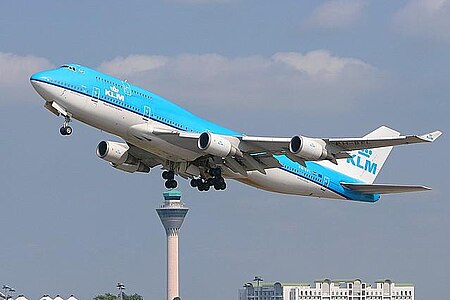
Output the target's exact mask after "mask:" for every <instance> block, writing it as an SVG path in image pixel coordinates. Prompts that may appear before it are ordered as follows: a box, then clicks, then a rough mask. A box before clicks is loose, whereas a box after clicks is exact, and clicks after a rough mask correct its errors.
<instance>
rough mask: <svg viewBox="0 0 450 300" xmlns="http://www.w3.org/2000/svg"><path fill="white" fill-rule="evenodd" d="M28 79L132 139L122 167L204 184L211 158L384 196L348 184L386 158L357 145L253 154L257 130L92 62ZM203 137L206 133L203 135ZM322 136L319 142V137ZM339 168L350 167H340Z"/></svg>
mask: <svg viewBox="0 0 450 300" xmlns="http://www.w3.org/2000/svg"><path fill="white" fill-rule="evenodd" d="M30 80H31V83H32V85H33V87H34V88H35V89H36V91H37V92H38V93H39V95H41V96H42V97H43V98H44V100H45V101H46V105H45V106H46V108H47V109H49V110H50V111H52V112H54V113H55V114H57V115H63V116H65V117H66V121H67V123H68V121H70V119H71V118H74V119H77V120H79V121H81V122H83V123H86V124H88V125H90V126H93V127H95V128H98V129H100V130H103V131H106V132H109V133H111V134H113V135H116V136H119V137H120V138H122V139H123V140H124V141H126V143H127V145H128V146H126V147H127V149H125V150H124V149H121V148H120V149H119V150H117V149H116V150H115V151H116V153H112V154H111V155H116V156H117V155H119V154H120V155H122V154H123V153H119V152H124V151H127V150H128V147H132V148H133V149H130V151H131V150H133V151H134V152H133V153H134V154H133V158H136V159H135V160H130V157H131V155H130V157H128V159H127V161H125V158H124V159H122V160H123V161H121V157H119V156H120V155H119V156H117V162H115V161H112V160H109V161H111V162H114V165H115V166H116V167H118V168H119V169H123V170H126V171H133V172H134V171H139V170H141V169H142V170H147V169H148V170H149V168H151V167H153V166H155V165H162V166H163V167H164V168H165V169H167V170H171V171H174V172H175V174H178V175H180V176H182V177H184V178H194V179H195V178H203V179H199V180H200V181H198V183H199V184H202V182H206V181H207V180H208V177H209V175H208V174H206V173H205V172H206V171H207V169H208V168H212V165H213V166H214V167H216V168H217V167H220V168H221V171H222V173H223V177H225V178H232V179H236V180H238V181H240V182H243V183H246V184H249V185H251V186H254V187H257V188H260V189H264V190H268V191H272V192H278V193H284V194H294V195H304V196H312V197H320V198H334V199H348V200H357V201H364V202H375V201H377V200H378V199H379V194H378V193H374V192H367V190H364V189H363V191H362V192H361V191H359V190H355V189H354V188H348V187H346V186H343V185H342V183H346V184H349V186H350V187H352V184H354V185H355V186H358V184H364V183H367V182H369V183H370V184H371V183H372V182H371V181H373V179H374V178H375V177H374V176H376V175H377V173H378V172H379V169H381V166H382V164H383V161H381V163H380V162H378V165H379V166H378V169H377V163H375V162H373V161H369V158H368V156H367V157H366V156H364V155H363V154H364V153H363V152H361V151H359V152H357V151H356V150H355V152H353V153H354V154H353V155H346V156H344V157H341V158H339V157H337V158H338V159H337V160H335V161H334V163H333V162H332V160H333V157H332V156H330V154H329V153H328V152H327V153H328V154H326V155H325V154H324V155H323V157H322V156H321V157H320V158H319V159H312V160H310V159H308V158H309V157H312V156H306V159H304V158H305V157H300V160H298V161H294V160H293V159H292V157H293V156H292V155H291V156H289V155H284V154H282V153H284V152H276V151H275V152H269V151H268V152H267V153H273V154H271V155H270V157H265V158H264V159H265V161H266V163H264V159H263V158H262V157H261V158H259V156H258V155H259V153H257V151H253V152H252V151H250V150H249V152H248V153H249V154H247V153H246V152H245V151H246V149H251V148H252V147H253V146H255V145H256V146H255V147H256V148H257V147H262V149H265V148H264V147H266V145H267V143H268V142H267V141H265V142H264V143H263V144H258V141H259V140H258V141H256V140H257V138H255V141H252V140H250V141H249V140H246V139H247V138H246V137H247V136H246V135H244V134H242V133H240V132H236V131H233V130H230V129H227V128H224V127H221V126H219V125H217V124H215V123H212V122H210V121H207V120H204V119H202V118H200V117H198V116H196V115H194V114H192V113H190V112H189V111H187V110H185V109H183V108H181V107H180V106H178V105H176V104H174V103H173V102H170V101H168V100H166V99H164V98H163V97H161V96H158V95H156V94H154V93H152V92H150V91H147V90H144V89H142V88H139V87H137V86H134V85H132V84H130V83H128V82H126V81H123V80H119V79H117V78H114V77H111V76H108V75H106V74H103V73H100V72H97V71H95V70H92V69H89V68H87V67H84V66H79V65H75V64H69V65H65V66H62V67H60V68H57V69H53V70H49V71H44V72H40V73H37V74H34V75H33V76H32V77H31V79H30ZM66 125H67V124H66ZM69 133H70V132H69ZM202 133H209V134H210V135H209V138H210V139H213V138H214V137H219V138H218V144H217V147H222V146H224V145H223V141H225V144H226V145H228V143H230V145H231V146H230V147H231V148H229V149H234V150H233V151H234V152H231V150H230V152H229V154H227V153H226V152H224V153H225V154H224V155H210V154H211V153H213V154H216V152H207V151H206V152H203V151H201V149H199V148H198V147H200V148H201V146H200V145H201V141H198V145H199V146H198V147H196V145H197V139H199V135H201V134H202ZM211 134H214V135H211ZM204 138H208V137H207V136H206V135H204ZM193 139H195V141H194V140H193ZM228 141H230V142H228ZM208 142H210V141H209V140H208ZM277 142H278V140H277ZM317 143H319V144H320V141H319V142H317ZM249 145H250V146H249ZM261 145H264V146H261ZM277 145H278V144H277ZM280 145H282V144H281V141H280ZM283 145H285V144H283ZM311 145H312V146H314V145H313V144H312V143H311ZM99 147H100V145H99ZM314 147H315V146H314ZM314 147H313V148H314ZM378 147H379V146H378ZM202 149H203V148H202ZM280 149H281V150H282V151H287V150H286V147H285V146H280ZM324 149H325V148H324ZM356 149H361V148H356ZM383 149H384V148H383ZM141 150H142V151H141ZM281 150H280V151H281ZM312 150H314V149H312ZM111 151H113V150H111ZM211 151H212V150H211ZM270 151H273V150H270ZM323 151H325V150H323ZM389 151H390V150H389ZM118 153H119V154H118ZM220 153H221V152H220ZM311 153H312V152H311ZM358 153H362V154H361V155H360V154H358ZM146 155H147V156H146ZM311 155H312V154H311ZM320 155H322V154H320ZM221 156H222V157H221ZM288 156H289V158H288ZM374 156H376V155H374ZM122 157H123V156H122ZM231 157H232V158H231ZM335 157H336V156H335ZM386 157H387V155H386ZM113 158H114V157H113ZM273 158H274V159H275V160H276V162H275V163H276V166H275V165H274V166H272V167H271V166H270V164H271V162H270V159H273ZM231 159H233V160H231ZM234 159H237V160H234ZM361 159H365V162H363V163H362V162H361ZM236 162H237V165H236ZM119 163H120V164H122V163H124V166H123V167H121V166H120V165H119ZM127 164H129V165H130V166H134V165H136V168H135V169H133V168H132V167H130V168H131V169H126V168H127V167H129V166H127ZM211 164H212V165H211ZM138 165H139V166H140V167H138ZM144 165H145V166H144ZM367 165H368V166H369V169H368V170H367ZM251 166H253V168H252V167H251ZM147 167H149V168H147ZM340 168H341V169H343V168H345V169H346V170H349V171H348V172H341V169H340ZM365 168H366V170H364V169H365ZM358 172H359V173H358ZM363 172H365V173H373V174H368V175H369V176H372V177H373V179H372V180H371V181H370V180H369V181H368V180H363V179H364V176H367V174H366V175H364V176H362V177H361V176H359V175H358V174H360V173H363ZM375 172H376V173H375ZM205 174H206V175H205ZM352 174H357V175H355V176H353V175H352ZM218 176H219V175H218ZM211 180H213V179H211ZM211 180H210V181H211ZM205 184H206V183H205ZM211 185H212V184H211ZM366 189H367V188H366Z"/></svg>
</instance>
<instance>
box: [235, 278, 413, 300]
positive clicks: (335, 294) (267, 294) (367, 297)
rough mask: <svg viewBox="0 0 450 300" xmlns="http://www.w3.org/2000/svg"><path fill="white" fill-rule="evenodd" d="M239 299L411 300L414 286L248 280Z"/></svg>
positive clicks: (391, 282) (393, 283) (339, 281)
mask: <svg viewBox="0 0 450 300" xmlns="http://www.w3.org/2000/svg"><path fill="white" fill-rule="evenodd" d="M238 299H239V300H414V285H412V284H405V283H395V282H393V281H391V280H389V279H385V280H379V281H376V282H375V284H374V285H371V284H369V283H366V282H363V281H361V280H360V279H354V280H330V279H323V280H316V281H315V282H314V284H309V283H283V282H273V283H267V282H247V283H245V284H244V285H243V288H241V289H240V290H239V298H238Z"/></svg>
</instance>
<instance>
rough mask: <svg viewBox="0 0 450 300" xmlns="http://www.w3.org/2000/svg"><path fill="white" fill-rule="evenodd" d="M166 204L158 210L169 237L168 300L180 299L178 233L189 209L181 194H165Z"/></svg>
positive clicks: (173, 191) (169, 192) (171, 192)
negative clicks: (182, 200) (184, 203)
mask: <svg viewBox="0 0 450 300" xmlns="http://www.w3.org/2000/svg"><path fill="white" fill-rule="evenodd" d="M163 196H164V203H163V204H162V205H161V207H160V208H157V209H156V212H157V213H158V216H159V218H160V219H161V222H162V224H163V226H164V229H165V230H166V236H167V300H173V299H174V298H175V297H179V284H178V231H179V230H180V228H181V225H182V224H183V221H184V217H185V216H186V214H187V213H188V210H189V208H187V207H185V206H184V205H183V203H182V202H181V192H179V191H177V190H170V191H167V192H164V193H163Z"/></svg>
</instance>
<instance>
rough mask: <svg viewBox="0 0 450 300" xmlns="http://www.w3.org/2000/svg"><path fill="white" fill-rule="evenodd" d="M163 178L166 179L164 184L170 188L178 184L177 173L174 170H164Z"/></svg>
mask: <svg viewBox="0 0 450 300" xmlns="http://www.w3.org/2000/svg"><path fill="white" fill-rule="evenodd" d="M162 178H163V179H165V180H166V182H165V183H164V185H165V186H166V188H168V189H175V188H176V187H177V186H178V183H177V181H176V180H175V179H174V178H175V173H174V172H173V171H164V172H162Z"/></svg>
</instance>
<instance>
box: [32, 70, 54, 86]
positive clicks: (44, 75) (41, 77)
mask: <svg viewBox="0 0 450 300" xmlns="http://www.w3.org/2000/svg"><path fill="white" fill-rule="evenodd" d="M49 79H50V77H49V76H48V71H43V72H38V73H35V74H33V75H31V77H30V81H31V84H33V81H41V82H46V81H48V80H49Z"/></svg>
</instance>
